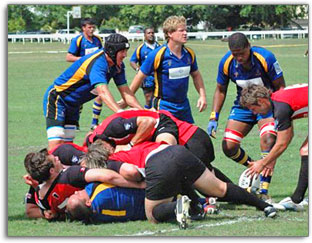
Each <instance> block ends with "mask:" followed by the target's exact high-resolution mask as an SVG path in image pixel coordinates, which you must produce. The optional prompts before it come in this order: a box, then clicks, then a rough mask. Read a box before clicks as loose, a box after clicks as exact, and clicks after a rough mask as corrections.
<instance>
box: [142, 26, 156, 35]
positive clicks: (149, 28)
mask: <svg viewBox="0 0 312 243" xmlns="http://www.w3.org/2000/svg"><path fill="white" fill-rule="evenodd" d="M147 30H154V31H155V29H154V27H146V28H145V29H144V34H146V32H147Z"/></svg>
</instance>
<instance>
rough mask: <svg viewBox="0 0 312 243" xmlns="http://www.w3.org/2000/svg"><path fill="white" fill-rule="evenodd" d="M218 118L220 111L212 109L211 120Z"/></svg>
mask: <svg viewBox="0 0 312 243" xmlns="http://www.w3.org/2000/svg"><path fill="white" fill-rule="evenodd" d="M218 119H219V112H215V111H212V112H211V113H210V118H209V120H215V121H218Z"/></svg>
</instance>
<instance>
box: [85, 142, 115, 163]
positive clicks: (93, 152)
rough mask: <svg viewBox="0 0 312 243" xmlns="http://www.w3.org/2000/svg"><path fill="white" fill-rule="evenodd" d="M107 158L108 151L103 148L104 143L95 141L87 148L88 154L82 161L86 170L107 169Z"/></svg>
mask: <svg viewBox="0 0 312 243" xmlns="http://www.w3.org/2000/svg"><path fill="white" fill-rule="evenodd" d="M109 156H110V151H108V150H107V149H106V148H105V147H104V141H102V140H101V139H97V140H96V141H95V142H94V143H92V144H91V145H90V146H89V147H88V152H87V153H86V154H85V156H84V158H83V159H84V162H85V166H86V167H88V168H107V160H108V157H109Z"/></svg>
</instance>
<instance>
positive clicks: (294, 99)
mask: <svg viewBox="0 0 312 243" xmlns="http://www.w3.org/2000/svg"><path fill="white" fill-rule="evenodd" d="M308 92H309V86H308V84H295V85H291V86H288V87H286V88H284V89H280V90H278V91H276V92H274V93H273V94H272V95H271V99H272V101H276V102H283V103H286V104H288V105H289V106H290V107H291V109H292V110H293V114H292V116H291V119H292V120H294V119H298V118H303V117H307V116H308V111H309V107H308V105H309V98H308V97H309V96H308V95H309V94H308Z"/></svg>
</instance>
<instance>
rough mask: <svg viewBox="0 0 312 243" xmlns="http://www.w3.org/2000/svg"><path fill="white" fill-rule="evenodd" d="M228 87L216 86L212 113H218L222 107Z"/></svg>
mask: <svg viewBox="0 0 312 243" xmlns="http://www.w3.org/2000/svg"><path fill="white" fill-rule="evenodd" d="M227 88H228V85H221V84H219V83H218V84H217V87H216V90H215V92H214V95H213V103H212V111H214V112H217V113H220V112H221V109H222V107H223V104H224V101H225V98H226V93H227Z"/></svg>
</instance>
